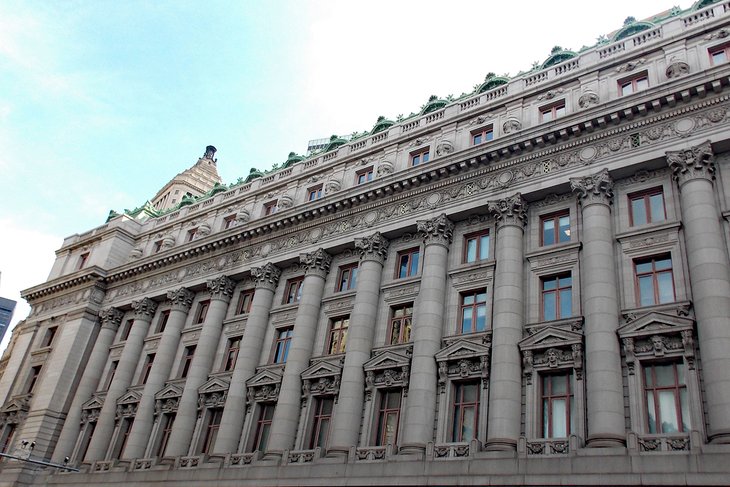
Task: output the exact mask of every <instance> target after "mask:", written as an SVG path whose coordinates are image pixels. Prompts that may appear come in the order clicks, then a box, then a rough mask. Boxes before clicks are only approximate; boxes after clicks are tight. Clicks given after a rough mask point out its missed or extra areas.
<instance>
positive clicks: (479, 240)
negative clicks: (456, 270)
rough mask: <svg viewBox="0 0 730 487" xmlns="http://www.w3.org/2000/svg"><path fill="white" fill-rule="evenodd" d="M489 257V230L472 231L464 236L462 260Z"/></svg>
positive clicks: (468, 260) (485, 258)
mask: <svg viewBox="0 0 730 487" xmlns="http://www.w3.org/2000/svg"><path fill="white" fill-rule="evenodd" d="M487 259H489V232H488V231H487V230H485V231H483V232H479V233H472V234H471V235H467V236H465V237H464V262H476V261H479V260H487Z"/></svg>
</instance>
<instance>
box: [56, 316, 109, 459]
mask: <svg viewBox="0 0 730 487" xmlns="http://www.w3.org/2000/svg"><path fill="white" fill-rule="evenodd" d="M123 317H124V312H122V311H120V310H118V309H117V308H106V309H102V310H101V311H99V321H100V322H101V329H100V330H99V334H98V335H97V337H96V342H94V347H93V348H92V350H91V355H90V356H89V360H88V361H87V364H86V368H85V369H84V374H83V376H82V377H81V381H80V382H79V385H78V387H77V388H76V394H75V395H74V398H73V401H72V402H71V408H70V409H69V410H68V414H67V415H66V420H65V421H64V424H63V429H62V430H61V435H60V436H59V438H58V441H57V442H56V448H55V450H54V451H53V457H52V458H53V461H54V462H61V463H63V461H64V458H65V457H67V456H70V455H71V453H72V452H73V449H74V445H75V444H76V441H77V439H78V436H79V432H80V423H81V405H82V404H84V403H85V402H86V401H88V400H89V399H90V398H91V395H92V394H93V393H94V392H95V391H96V389H97V388H98V387H99V381H100V380H101V373H102V371H103V370H104V364H105V363H106V361H107V358H108V357H109V347H110V346H111V344H112V342H113V341H114V336H115V335H116V334H117V329H118V328H119V325H120V323H121V322H122V318H123ZM79 460H81V459H79Z"/></svg>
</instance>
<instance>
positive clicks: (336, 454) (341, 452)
mask: <svg viewBox="0 0 730 487" xmlns="http://www.w3.org/2000/svg"><path fill="white" fill-rule="evenodd" d="M349 456H350V448H347V447H344V446H333V447H330V448H327V454H326V455H325V457H327V458H347V457H349Z"/></svg>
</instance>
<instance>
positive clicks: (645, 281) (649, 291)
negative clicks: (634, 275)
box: [639, 276, 654, 306]
mask: <svg viewBox="0 0 730 487" xmlns="http://www.w3.org/2000/svg"><path fill="white" fill-rule="evenodd" d="M639 304H640V305H641V306H651V305H652V304H654V286H653V284H652V278H651V276H644V277H640V278H639Z"/></svg>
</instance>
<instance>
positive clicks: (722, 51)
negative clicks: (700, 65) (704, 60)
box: [707, 44, 730, 66]
mask: <svg viewBox="0 0 730 487" xmlns="http://www.w3.org/2000/svg"><path fill="white" fill-rule="evenodd" d="M707 51H708V53H709V54H710V61H712V65H713V66H717V65H718V64H723V63H726V62H727V61H728V59H730V44H723V45H720V46H714V47H711V48H709V49H708V50H707Z"/></svg>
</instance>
